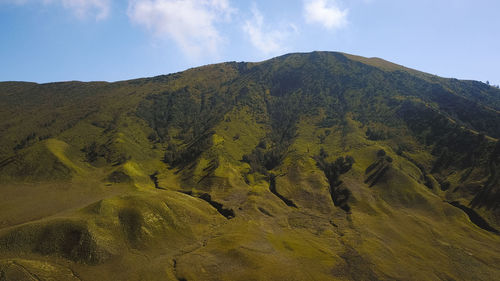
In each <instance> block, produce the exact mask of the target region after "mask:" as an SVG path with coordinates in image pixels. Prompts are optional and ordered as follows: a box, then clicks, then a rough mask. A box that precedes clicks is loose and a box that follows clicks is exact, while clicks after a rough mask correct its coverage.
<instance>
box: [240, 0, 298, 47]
mask: <svg viewBox="0 0 500 281" xmlns="http://www.w3.org/2000/svg"><path fill="white" fill-rule="evenodd" d="M252 14H253V18H252V19H251V20H247V21H245V24H244V25H243V30H244V31H245V32H246V33H247V34H248V36H249V37H250V42H251V43H252V45H253V46H254V47H255V48H257V49H258V50H259V51H261V52H263V53H264V54H271V53H278V52H283V51H284V47H283V44H284V41H285V39H286V38H287V37H288V36H289V35H290V33H291V32H290V31H289V30H286V29H285V28H281V29H265V25H264V17H263V16H262V14H261V13H260V11H259V9H257V6H256V5H255V4H254V6H253V7H252ZM288 26H289V28H290V29H291V30H293V31H294V32H296V31H297V28H296V27H295V26H294V25H292V24H289V25H288Z"/></svg>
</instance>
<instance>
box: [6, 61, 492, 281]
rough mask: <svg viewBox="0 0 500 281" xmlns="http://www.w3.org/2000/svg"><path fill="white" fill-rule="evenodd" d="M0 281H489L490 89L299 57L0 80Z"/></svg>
mask: <svg viewBox="0 0 500 281" xmlns="http://www.w3.org/2000/svg"><path fill="white" fill-rule="evenodd" d="M0 132H2V133H1V135H0V192H1V194H2V196H0V280H5V279H6V280H16V279H23V278H24V279H27V280H30V278H35V277H33V276H36V278H38V279H40V280H53V279H58V280H59V279H60V280H189V281H191V280H497V279H498V276H500V267H499V264H500V262H499V261H500V255H499V249H500V235H498V230H499V229H500V203H499V202H500V170H499V169H500V141H499V140H498V139H499V138H500V90H498V89H497V88H495V87H491V86H489V85H486V84H484V83H481V82H476V81H461V80H456V79H445V78H440V77H437V76H434V75H430V74H426V73H422V72H419V71H416V70H412V69H408V68H405V67H403V66H399V65H395V64H392V63H390V62H387V61H384V60H381V59H377V58H362V57H358V56H353V55H348V54H342V53H332V52H313V53H306V54H288V55H284V56H281V57H278V58H274V59H271V60H268V61H264V62H259V63H236V62H230V63H223V64H216V65H209V66H204V67H200V68H193V69H189V70H187V71H184V72H181V73H175V74H170V75H163V76H158V77H153V78H144V79H136V80H130V81H122V82H116V83H105V82H95V83H81V82H64V83H49V84H35V83H18V82H3V83H0Z"/></svg>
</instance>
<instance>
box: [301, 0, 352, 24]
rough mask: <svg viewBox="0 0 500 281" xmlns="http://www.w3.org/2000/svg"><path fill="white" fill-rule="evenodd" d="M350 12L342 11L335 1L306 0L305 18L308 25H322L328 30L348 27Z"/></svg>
mask: <svg viewBox="0 0 500 281" xmlns="http://www.w3.org/2000/svg"><path fill="white" fill-rule="evenodd" d="M347 14H348V10H347V9H344V10H342V9H341V8H340V7H339V6H338V4H337V2H336V1H335V0H305V1H304V17H305V19H306V22H307V23H310V24H320V25H322V26H323V27H325V28H326V29H330V30H333V29H339V28H342V27H344V26H346V25H347Z"/></svg>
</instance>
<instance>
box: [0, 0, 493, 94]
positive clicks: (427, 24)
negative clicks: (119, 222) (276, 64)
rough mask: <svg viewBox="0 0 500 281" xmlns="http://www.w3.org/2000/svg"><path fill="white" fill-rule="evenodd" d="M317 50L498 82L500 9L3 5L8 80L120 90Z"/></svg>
mask: <svg viewBox="0 0 500 281" xmlns="http://www.w3.org/2000/svg"><path fill="white" fill-rule="evenodd" d="M310 51H340V52H346V53H350V54H356V55H361V56H365V57H380V58H383V59H386V60H389V61H392V62H395V63H398V64H401V65H404V66H407V67H411V68H415V69H418V70H421V71H425V72H428V73H431V74H436V75H439V76H443V77H453V78H459V79H473V80H479V81H483V82H486V81H490V83H491V84H500V67H499V65H500V1H497V0H419V1H414V0H286V1H278V0H254V1H243V0H0V81H32V82H38V83H45V82H54V81H68V80H79V81H118V80H127V79H132V78H140V77H150V76H156V75H162V74H168V73H173V72H178V71H182V70H185V69H188V68H191V67H196V66H201V65H205V64H212V63H219V62H225V61H262V60H266V59H269V58H272V57H275V56H279V55H283V54H286V53H291V52H310Z"/></svg>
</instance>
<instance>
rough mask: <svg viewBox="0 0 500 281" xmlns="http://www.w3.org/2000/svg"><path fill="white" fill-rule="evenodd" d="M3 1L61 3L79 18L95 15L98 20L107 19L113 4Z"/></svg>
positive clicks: (106, 0)
mask: <svg viewBox="0 0 500 281" xmlns="http://www.w3.org/2000/svg"><path fill="white" fill-rule="evenodd" d="M1 3H7V4H17V5H25V4H31V3H42V4H44V5H51V4H52V5H61V6H63V7H64V8H65V9H68V10H70V11H72V12H73V13H74V14H75V16H77V17H78V18H79V19H86V18H89V17H95V19H96V20H103V19H106V18H107V17H108V15H109V11H110V6H111V0H0V4H1Z"/></svg>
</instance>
